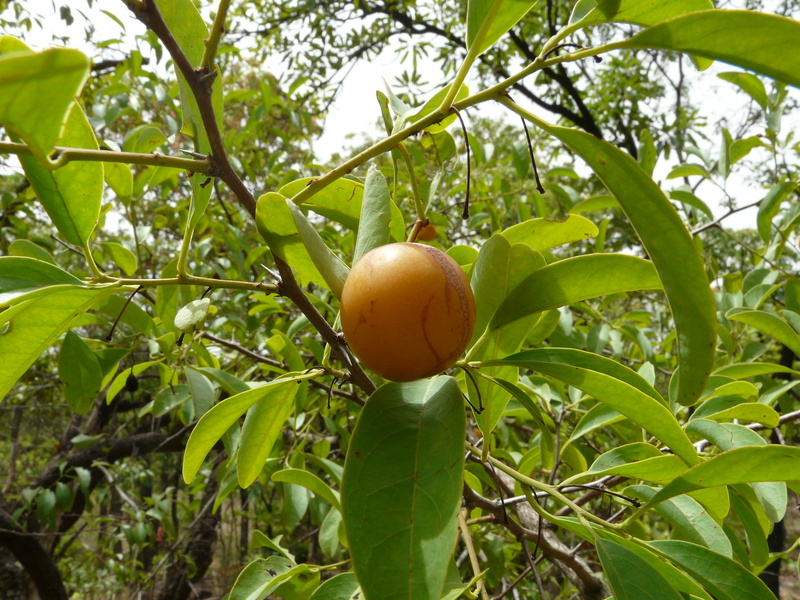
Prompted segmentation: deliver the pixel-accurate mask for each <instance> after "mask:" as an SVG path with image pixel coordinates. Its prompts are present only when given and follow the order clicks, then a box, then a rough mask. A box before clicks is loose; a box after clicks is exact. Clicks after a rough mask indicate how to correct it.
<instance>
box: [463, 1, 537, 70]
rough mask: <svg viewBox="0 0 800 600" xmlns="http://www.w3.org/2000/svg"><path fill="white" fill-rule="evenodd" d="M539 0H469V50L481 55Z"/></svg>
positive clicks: (475, 54)
mask: <svg viewBox="0 0 800 600" xmlns="http://www.w3.org/2000/svg"><path fill="white" fill-rule="evenodd" d="M536 4H538V0H469V1H468V2H467V40H466V41H467V50H469V52H470V54H472V55H473V56H476V57H477V56H480V55H481V54H483V53H484V52H486V50H488V49H489V48H491V47H492V46H493V45H494V44H495V42H497V40H499V39H500V38H501V37H503V35H505V33H506V32H507V31H508V30H509V29H511V28H512V27H513V26H514V25H516V24H517V23H518V22H519V20H520V19H521V18H522V17H524V16H525V14H526V13H527V12H528V11H529V10H530V9H532V8H533V7H534V6H536Z"/></svg>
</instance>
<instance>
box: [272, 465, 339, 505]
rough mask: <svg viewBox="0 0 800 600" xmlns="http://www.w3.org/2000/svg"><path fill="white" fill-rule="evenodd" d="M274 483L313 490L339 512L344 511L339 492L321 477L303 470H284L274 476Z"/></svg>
mask: <svg viewBox="0 0 800 600" xmlns="http://www.w3.org/2000/svg"><path fill="white" fill-rule="evenodd" d="M272 481H283V482H286V483H293V484H295V485H299V486H302V487H304V488H306V489H307V490H311V491H312V492H314V493H315V494H316V495H317V496H319V497H320V498H322V499H323V500H325V502H327V503H328V504H330V505H331V506H332V507H333V508H335V509H336V510H338V511H341V510H342V507H341V506H340V504H339V492H337V491H336V490H333V489H331V488H330V487H328V485H327V484H326V483H325V482H324V481H322V479H320V478H319V477H317V476H316V475H314V473H311V472H310V471H305V470H303V469H283V470H282V471H276V472H275V473H273V474H272Z"/></svg>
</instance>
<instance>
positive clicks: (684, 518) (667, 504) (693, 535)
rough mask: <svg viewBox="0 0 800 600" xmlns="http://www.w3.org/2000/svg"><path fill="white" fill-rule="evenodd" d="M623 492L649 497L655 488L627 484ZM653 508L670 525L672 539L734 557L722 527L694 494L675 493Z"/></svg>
mask: <svg viewBox="0 0 800 600" xmlns="http://www.w3.org/2000/svg"><path fill="white" fill-rule="evenodd" d="M625 494H630V495H632V496H634V497H636V498H639V499H641V500H644V501H648V500H650V498H652V497H653V496H654V495H655V494H656V490H655V489H653V488H651V487H647V486H643V485H634V486H631V487H628V488H626V489H625ZM655 511H656V512H657V513H658V514H660V515H661V516H662V517H664V520H666V521H667V523H669V524H670V525H671V526H672V534H671V536H670V537H671V538H672V539H678V540H685V541H687V542H692V543H694V544H701V545H703V546H705V547H707V548H709V549H711V550H713V551H714V552H719V553H720V554H723V555H725V556H728V557H731V558H732V557H733V547H732V546H731V541H730V540H729V539H728V536H727V535H725V531H723V529H722V527H720V526H719V524H717V522H716V521H715V520H714V518H713V517H712V516H711V515H709V514H708V512H706V510H705V509H704V508H703V506H702V504H700V503H699V502H698V501H697V500H695V499H694V498H692V497H690V496H678V497H677V498H672V499H670V500H666V501H664V502H662V503H661V504H659V505H657V506H656V507H655Z"/></svg>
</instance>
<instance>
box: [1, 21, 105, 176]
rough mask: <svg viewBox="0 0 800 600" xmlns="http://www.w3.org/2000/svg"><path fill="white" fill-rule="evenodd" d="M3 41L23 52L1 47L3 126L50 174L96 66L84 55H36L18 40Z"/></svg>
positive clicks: (59, 51)
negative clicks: (69, 119)
mask: <svg viewBox="0 0 800 600" xmlns="http://www.w3.org/2000/svg"><path fill="white" fill-rule="evenodd" d="M2 39H3V40H7V41H13V42H15V43H16V44H19V46H18V47H17V48H15V49H11V48H9V47H8V46H9V44H3V46H2V52H3V55H2V56H0V88H2V90H3V94H2V95H1V96H0V124H1V125H3V126H4V127H5V128H6V129H7V130H8V131H9V132H10V133H11V134H13V135H15V136H17V137H19V138H20V139H21V140H22V141H23V142H24V143H26V144H27V145H28V147H29V148H30V149H31V151H32V152H33V156H34V157H35V158H34V160H35V161H36V162H37V163H38V164H39V165H42V166H44V167H45V168H49V169H51V168H53V161H52V160H51V155H52V154H53V149H54V147H55V145H56V143H57V142H58V141H59V139H60V138H61V135H62V133H63V130H64V123H65V122H66V119H67V114H68V113H69V112H70V109H71V108H72V107H73V106H74V101H75V97H76V96H78V95H79V94H80V91H81V89H82V88H83V84H84V83H85V82H86V79H87V78H88V77H89V67H90V66H91V64H90V62H89V59H88V58H87V56H86V55H85V54H83V53H82V52H80V51H79V50H74V49H72V48H50V49H48V50H44V51H42V52H36V53H34V52H30V51H26V50H25V47H24V44H22V43H21V42H18V41H17V40H14V39H13V38H9V37H4V38H2ZM14 50H17V51H14ZM63 141H65V140H62V142H63Z"/></svg>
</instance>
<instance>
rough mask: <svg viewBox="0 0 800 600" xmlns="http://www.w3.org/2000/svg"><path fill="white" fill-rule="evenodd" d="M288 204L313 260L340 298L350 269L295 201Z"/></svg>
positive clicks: (331, 288)
mask: <svg viewBox="0 0 800 600" xmlns="http://www.w3.org/2000/svg"><path fill="white" fill-rule="evenodd" d="M287 204H288V206H289V210H290V211H291V213H292V217H293V218H294V223H295V225H296V226H297V232H298V233H299V234H300V239H301V240H302V242H303V245H304V246H305V247H306V251H307V252H308V255H309V256H310V257H311V261H312V262H313V263H314V266H315V267H316V268H317V270H318V271H319V272H320V274H321V275H322V277H323V279H325V283H326V284H327V287H328V288H329V289H330V290H331V291H332V292H333V294H334V295H335V296H336V297H337V298H339V297H340V296H341V295H342V288H343V287H344V282H345V280H346V279H347V275H348V274H349V273H350V269H349V268H348V267H347V265H345V264H344V263H343V262H342V261H341V260H340V259H339V257H338V256H336V255H335V254H334V253H333V252H332V251H331V249H330V248H328V245H327V244H326V243H325V242H324V241H323V239H322V237H320V235H319V233H318V232H317V230H316V228H315V227H314V225H312V224H311V222H310V221H309V220H308V218H306V216H305V215H304V214H303V211H302V210H300V208H299V207H298V206H297V205H296V204H295V203H294V202H291V201H287Z"/></svg>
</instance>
